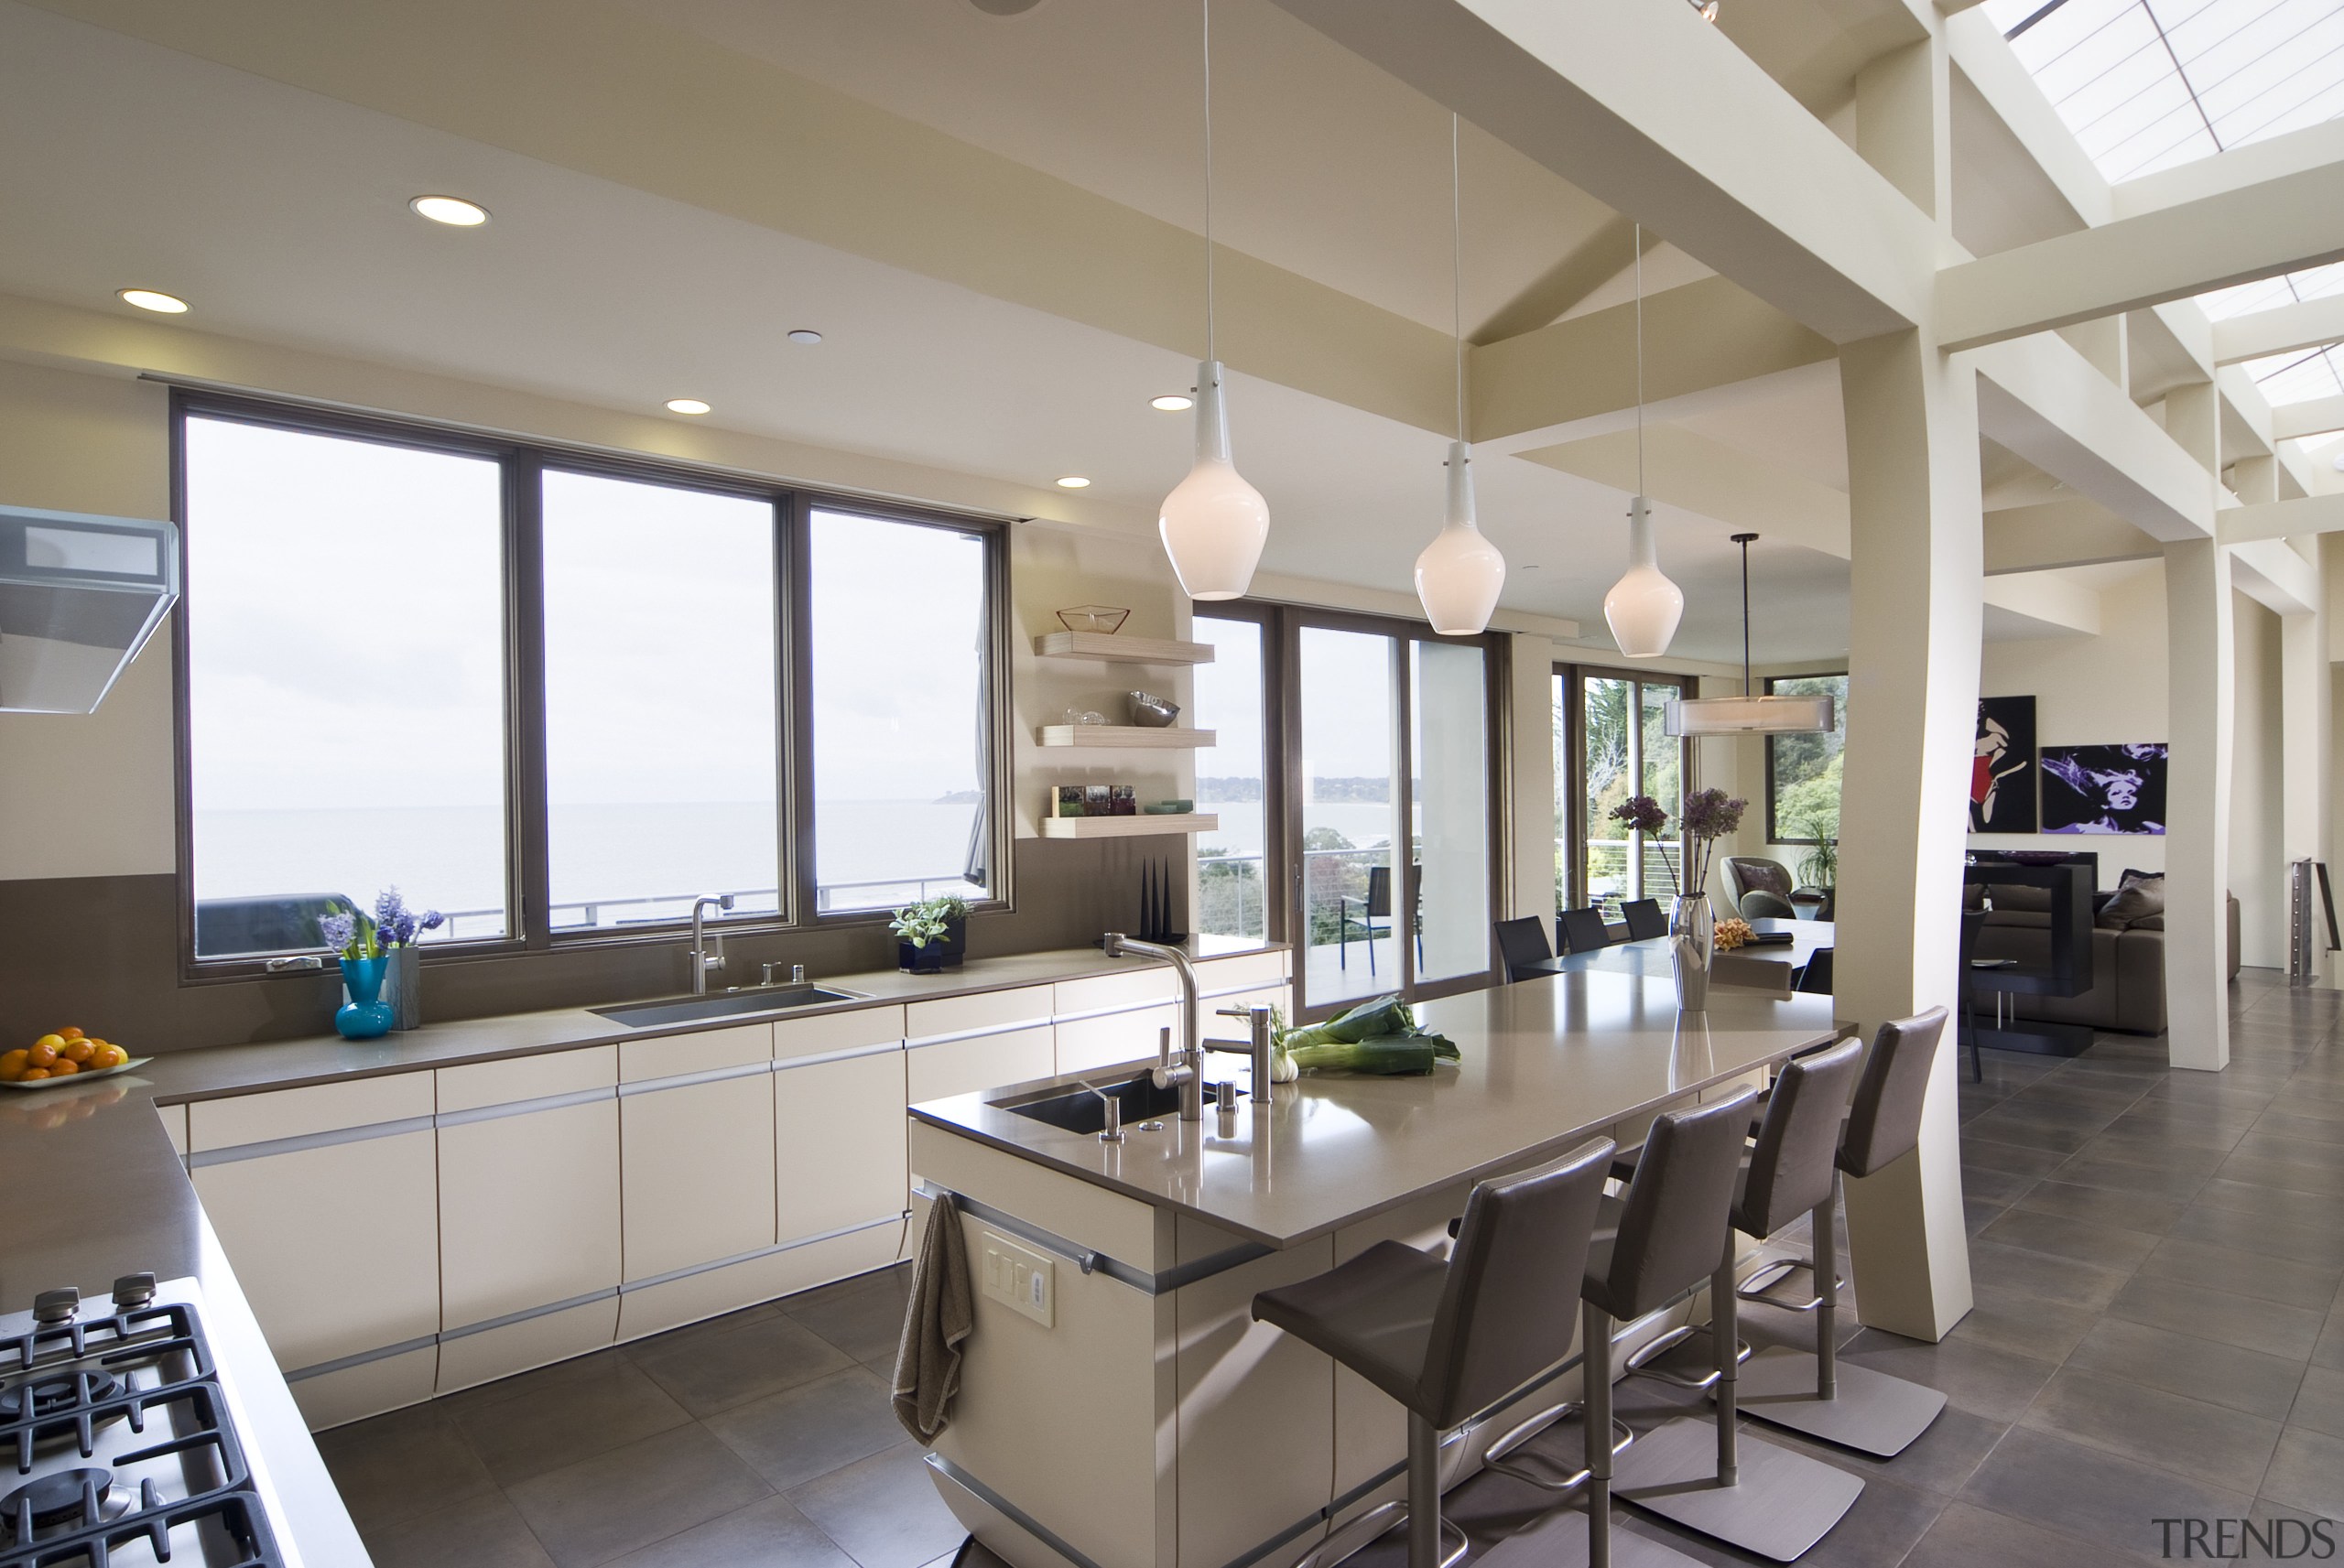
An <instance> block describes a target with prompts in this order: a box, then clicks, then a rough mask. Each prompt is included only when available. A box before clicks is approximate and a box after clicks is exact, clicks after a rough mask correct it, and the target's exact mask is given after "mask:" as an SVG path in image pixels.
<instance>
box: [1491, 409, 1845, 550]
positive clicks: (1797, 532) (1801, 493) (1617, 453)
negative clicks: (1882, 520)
mask: <svg viewBox="0 0 2344 1568" xmlns="http://www.w3.org/2000/svg"><path fill="white" fill-rule="evenodd" d="M1644 447H1645V450H1644V464H1643V467H1644V475H1643V483H1644V487H1645V490H1644V493H1645V494H1647V495H1648V496H1650V497H1651V498H1652V499H1653V500H1654V501H1656V502H1658V503H1661V504H1662V505H1663V506H1674V507H1681V508H1683V509H1684V510H1685V511H1687V512H1693V513H1698V514H1700V515H1701V516H1703V517H1709V518H1713V519H1715V520H1716V521H1717V522H1720V523H1722V524H1727V525H1728V526H1730V527H1738V528H1746V529H1750V530H1753V531H1754V532H1756V533H1759V534H1763V535H1765V536H1766V537H1767V538H1768V539H1769V540H1771V541H1772V542H1774V543H1775V544H1778V545H1796V546H1800V547H1801V548H1804V549H1809V550H1814V551H1817V552H1818V553H1820V554H1822V555H1827V556H1834V557H1838V558H1839V559H1840V560H1846V559H1847V558H1848V553H1849V543H1848V497H1847V493H1846V492H1843V491H1838V490H1834V489H1832V488H1831V487H1830V486H1829V485H1828V484H1822V483H1818V481H1814V480H1811V479H1808V478H1807V477H1805V476H1804V475H1801V474H1796V473H1793V472H1791V471H1790V470H1787V469H1784V468H1779V467H1777V466H1775V465H1774V464H1773V463H1770V462H1767V461H1766V460H1764V459H1763V458H1760V457H1757V456H1754V455H1753V454H1752V453H1749V452H1746V451H1744V450H1742V449H1741V448H1739V447H1732V446H1728V445H1727V444H1726V443H1725V442H1723V441H1717V440H1712V439H1710V438H1709V437H1706V436H1701V435H1697V434H1695V433H1694V432H1693V431H1690V430H1687V429H1685V428H1684V427H1681V426H1677V425H1658V426H1655V427H1651V428H1650V429H1648V430H1647V431H1646V432H1645V433H1644ZM1515 456H1517V457H1521V458H1525V459H1527V460H1530V461H1532V462H1535V463H1539V464H1543V465H1544V466H1546V467H1547V468H1551V469H1557V470H1561V471H1562V472H1564V473H1568V474H1577V475H1578V476H1579V478H1581V479H1586V480H1592V481H1595V482H1596V483H1598V484H1601V485H1608V486H1610V487H1611V488H1612V489H1613V490H1618V491H1623V492H1628V493H1630V494H1633V493H1634V492H1635V490H1636V486H1637V483H1638V476H1637V462H1636V436H1635V432H1634V431H1633V430H1618V431H1612V432H1611V433H1609V434H1606V435H1601V436H1591V437H1589V438H1585V439H1583V440H1577V441H1569V442H1566V443H1564V444H1562V445H1559V446H1554V447H1546V448H1540V449H1535V450H1530V451H1524V452H1518V453H1516V454H1515Z"/></svg>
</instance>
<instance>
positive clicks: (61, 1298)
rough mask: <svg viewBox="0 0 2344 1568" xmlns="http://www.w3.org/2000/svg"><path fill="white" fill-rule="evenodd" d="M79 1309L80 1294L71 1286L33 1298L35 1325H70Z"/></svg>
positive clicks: (42, 1293)
mask: <svg viewBox="0 0 2344 1568" xmlns="http://www.w3.org/2000/svg"><path fill="white" fill-rule="evenodd" d="M80 1310H81V1292H80V1291H78V1290H76V1289H75V1288H74V1287H72V1286H71V1285H64V1286H60V1288H59V1289H57V1290H53V1291H43V1292H41V1293H40V1294H38V1295H37V1296H35V1297H34V1298H33V1321H34V1322H35V1323H71V1322H72V1321H73V1314H75V1313H77V1312H79V1311H80Z"/></svg>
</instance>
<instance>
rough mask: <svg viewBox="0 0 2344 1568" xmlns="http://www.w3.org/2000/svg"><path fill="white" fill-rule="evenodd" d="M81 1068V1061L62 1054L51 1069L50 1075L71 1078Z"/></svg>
mask: <svg viewBox="0 0 2344 1568" xmlns="http://www.w3.org/2000/svg"><path fill="white" fill-rule="evenodd" d="M80 1071H81V1063H79V1062H76V1061H73V1060H72V1059H71V1058H70V1057H65V1056H60V1057H59V1058H58V1059H57V1061H56V1064H55V1065H52V1066H51V1067H50V1068H49V1076H50V1077H52V1078H70V1077H71V1076H73V1075H74V1074H76V1073H78V1072H80Z"/></svg>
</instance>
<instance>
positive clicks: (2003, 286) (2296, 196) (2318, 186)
mask: <svg viewBox="0 0 2344 1568" xmlns="http://www.w3.org/2000/svg"><path fill="white" fill-rule="evenodd" d="M2236 156H2238V155H2236V154H2231V153H2225V154H2223V155H2222V157H2236ZM2205 161H2207V162H2208V163H2211V162H2215V161H2218V160H2216V159H2211V158H2209V159H2207V160H2205ZM2339 259H2344V162H2339V163H2334V164H2323V165H2319V166H2317V167H2314V168H2303V169H2292V170H2289V171H2288V172H2285V173H2283V174H2280V175H2278V176H2276V177H2274V178H2270V179H2266V180H2260V181H2256V182H2253V183H2251V184H2245V185H2239V186H2234V187H2230V188H2227V189H2219V190H2216V191H2213V192H2212V193H2210V194H2208V195H2205V196H2201V197H2198V198H2196V199H2195V200H2187V201H2181V202H2178V203H2176V204H2174V205H2172V206H2167V207H2160V208H2156V209H2154V210H2152V211H2142V212H2138V213H2135V214H2134V215H2132V216H2130V217H2122V218H2118V219H2116V220H2114V221H2113V222H2108V223H2103V224H2100V226H2098V227H2096V228H2090V229H2082V230H2078V232H2075V233H2072V234H2059V235H2056V236H2054V237H2053V238H2051V239H2047V240H2038V241H2036V242H2035V243H2033V244H2031V245H2019V246H2016V247H2014V248H2013V249H2011V250H2007V251H2002V252H2000V253H1998V254H1994V255H1990V256H1980V257H1979V258H1978V259H1977V260H1975V261H1967V262H1961V263H1959V264H1957V265H1953V266H1949V267H1947V268H1945V269H1944V270H1943V271H1941V272H1939V273H1938V274H1937V341H1938V343H1939V344H1940V345H1941V346H1942V347H1944V348H1947V349H1948V350H1959V349H1968V348H1976V347H1978V346H1980V345H1981V344H1986V343H1996V342H2002V341H2006V340H2008V339H2012V338H2022V337H2025V336H2026V335H2028V334H2029V333H2033V332H2041V331H2045V330H2048V329H2050V328H2054V327H2065V326H2067V325H2070V324H2071V323H2074V322H2077V321H2090V320H2096V319H2099V318H2100V317H2102V316H2112V315H2115V314H2116V313H2118V312H2119V311H2123V310H2137V309H2141V308H2143V307H2146V306H2151V305H2157V304H2162V303H2164V302H2165V301H2166V300H2172V299H2179V298H2182V297H2186V296H2188V295H2193V294H2202V293H2204V292H2205V291H2207V290H2208V289H2213V288H2222V287H2228V286H2229V285H2230V284H2234V283H2250V282H2252V281H2254V280H2255V279H2257V278H2263V277H2270V276H2273V275H2275V274H2278V273H2283V272H2293V271H2295V270H2296V269H2298V268H2301V267H2309V266H2319V265H2325V264H2326V263H2328V262H2332V261H2336V260H2339Z"/></svg>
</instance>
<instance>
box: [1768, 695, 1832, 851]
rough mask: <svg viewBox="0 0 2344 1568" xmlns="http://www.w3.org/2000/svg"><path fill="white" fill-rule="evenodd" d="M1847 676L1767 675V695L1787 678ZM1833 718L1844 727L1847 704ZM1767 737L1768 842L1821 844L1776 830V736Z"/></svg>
mask: <svg viewBox="0 0 2344 1568" xmlns="http://www.w3.org/2000/svg"><path fill="white" fill-rule="evenodd" d="M1847 678H1848V672H1847V671H1846V670H1807V671H1804V672H1801V673H1799V674H1796V675H1785V676H1767V677H1766V695H1767V696H1768V697H1772V696H1774V683H1775V682H1776V681H1786V680H1834V679H1837V680H1846V679H1847ZM1833 718H1834V719H1837V720H1838V721H1839V724H1840V725H1841V726H1842V727H1843V728H1844V727H1845V725H1846V724H1847V721H1848V719H1847V709H1846V707H1845V705H1841V706H1840V707H1839V708H1838V709H1837V710H1836V711H1835V712H1834V714H1833ZM1765 739H1766V842H1767V843H1769V844H1805V845H1808V846H1813V845H1817V844H1820V843H1821V842H1822V840H1821V839H1819V838H1784V837H1782V835H1781V834H1780V833H1779V832H1778V831H1777V830H1776V824H1775V821H1774V736H1772V735H1769V736H1767V737H1766V738H1765ZM1847 744H1848V743H1847V741H1844V740H1842V741H1840V742H1839V748H1840V750H1841V751H1843V752H1844V751H1845V750H1847Z"/></svg>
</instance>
